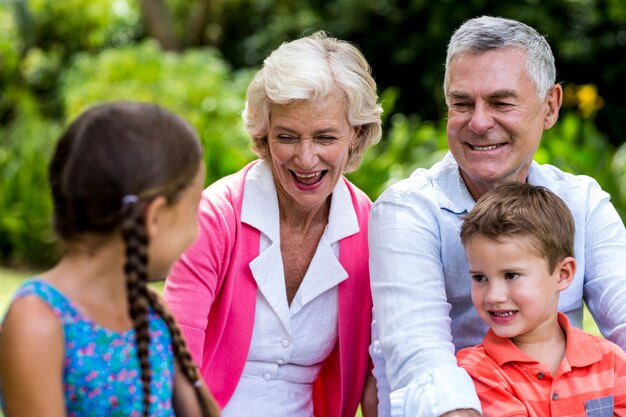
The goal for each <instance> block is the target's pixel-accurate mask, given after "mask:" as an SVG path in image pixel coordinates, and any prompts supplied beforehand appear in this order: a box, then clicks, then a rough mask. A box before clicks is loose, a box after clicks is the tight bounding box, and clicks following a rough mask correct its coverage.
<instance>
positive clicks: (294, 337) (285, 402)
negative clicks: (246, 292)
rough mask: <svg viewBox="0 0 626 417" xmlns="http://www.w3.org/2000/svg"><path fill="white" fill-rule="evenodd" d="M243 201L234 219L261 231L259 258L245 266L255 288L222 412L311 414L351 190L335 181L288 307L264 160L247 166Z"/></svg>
mask: <svg viewBox="0 0 626 417" xmlns="http://www.w3.org/2000/svg"><path fill="white" fill-rule="evenodd" d="M242 204H243V205H242V211H241V221H242V222H243V223H247V224H249V225H251V226H253V227H255V228H256V229H258V230H259V231H260V232H261V241H260V251H259V256H258V257H257V258H256V259H254V260H253V261H252V262H251V263H250V269H251V270H252V275H253V276H254V279H255V281H256V282H257V285H258V288H259V291H258V293H257V299H256V310H255V319H254V328H253V332H252V341H251V344H250V351H249V353H248V359H247V361H246V366H245V367H244V370H243V374H242V376H241V379H240V380H239V384H238V385H237V388H236V390H235V393H234V394H233V396H232V398H231V400H230V401H229V402H228V404H226V406H225V407H224V409H223V410H222V416H223V417H249V416H259V417H263V416H272V417H312V416H313V400H312V392H313V385H312V384H313V382H314V381H315V380H316V378H317V376H318V374H319V372H320V369H321V364H322V362H323V361H324V359H326V357H327V356H328V355H329V354H330V352H331V351H332V349H333V347H334V346H335V344H336V343H337V285H338V284H339V283H340V282H341V281H343V280H345V279H346V278H347V277H348V274H347V272H346V271H345V269H344V268H343V267H342V266H341V264H340V263H339V241H340V240H341V239H343V238H344V237H347V236H350V235H352V234H354V233H356V232H358V231H359V227H358V223H357V218H356V213H355V212H354V208H353V206H352V201H351V199H350V194H349V191H348V188H347V187H346V185H345V184H344V182H343V181H339V182H338V184H337V185H336V186H335V189H334V190H333V193H332V196H331V205H330V213H329V218H328V225H327V226H326V229H325V230H324V234H323V235H322V238H321V239H320V242H319V245H318V247H317V250H316V252H315V255H314V256H313V259H312V260H311V264H310V265H309V269H308V270H307V272H306V274H305V276H304V279H303V281H302V284H301V285H300V288H298V291H297V293H296V295H295V297H294V299H293V300H292V302H291V305H289V304H288V303H287V292H286V288H285V274H284V271H283V261H282V257H281V252H280V227H279V209H278V198H277V194H276V187H275V184H274V179H273V177H272V172H271V169H270V166H269V164H268V163H266V162H261V163H259V164H257V165H255V166H254V167H252V168H251V169H250V171H249V173H248V175H247V177H246V180H245V186H244V196H243V202H242Z"/></svg>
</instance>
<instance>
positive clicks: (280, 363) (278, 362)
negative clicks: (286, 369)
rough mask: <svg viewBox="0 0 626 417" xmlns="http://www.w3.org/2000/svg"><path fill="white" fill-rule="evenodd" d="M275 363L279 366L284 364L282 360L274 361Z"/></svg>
mask: <svg viewBox="0 0 626 417" xmlns="http://www.w3.org/2000/svg"><path fill="white" fill-rule="evenodd" d="M276 363H277V364H279V365H282V364H284V363H285V361H284V360H282V359H279V360H277V361H276Z"/></svg>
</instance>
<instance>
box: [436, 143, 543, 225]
mask: <svg viewBox="0 0 626 417" xmlns="http://www.w3.org/2000/svg"><path fill="white" fill-rule="evenodd" d="M537 166H538V164H537V162H535V161H532V163H531V166H530V170H529V171H528V183H530V184H541V183H543V182H545V181H544V180H543V177H542V175H541V172H539V171H540V170H538V169H537ZM432 171H433V182H434V187H435V192H436V193H437V198H438V200H439V205H440V208H442V209H444V210H448V211H450V212H453V213H456V214H463V213H468V212H469V211H470V210H471V209H472V208H473V207H474V205H475V204H476V201H475V200H474V198H473V197H472V195H471V194H470V192H469V190H468V189H467V186H466V185H465V182H464V181H463V177H461V172H460V171H459V165H458V164H457V163H456V160H455V159H454V156H452V153H451V152H450V151H448V152H447V153H446V155H445V156H444V158H443V159H442V160H441V161H439V162H437V163H436V164H435V165H433V167H432Z"/></svg>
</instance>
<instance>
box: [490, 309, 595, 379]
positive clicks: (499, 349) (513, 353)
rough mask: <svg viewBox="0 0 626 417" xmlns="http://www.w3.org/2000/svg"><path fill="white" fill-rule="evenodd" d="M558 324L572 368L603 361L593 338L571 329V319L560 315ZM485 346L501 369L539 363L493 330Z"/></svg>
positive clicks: (578, 330)
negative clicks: (506, 364) (519, 364)
mask: <svg viewBox="0 0 626 417" xmlns="http://www.w3.org/2000/svg"><path fill="white" fill-rule="evenodd" d="M558 322H559V325H560V326H561V328H562V329H563V330H564V331H565V336H566V338H567V339H566V340H567V344H566V346H565V357H566V358H567V361H568V362H569V364H570V366H571V367H584V366H588V365H591V364H592V363H595V362H598V361H600V360H601V359H602V353H601V352H600V349H598V347H597V346H596V343H595V342H594V340H593V336H591V335H590V334H588V333H585V332H583V331H582V330H580V329H577V328H575V327H571V325H570V322H569V319H568V318H567V316H566V315H565V314H563V313H560V312H559V313H558ZM483 346H484V348H485V351H486V352H487V354H489V356H490V357H491V358H492V359H493V360H494V361H496V363H497V364H498V366H499V367H502V365H504V364H505V363H509V362H527V363H538V362H537V361H536V360H535V359H532V358H531V357H529V356H528V355H526V354H525V353H524V352H522V351H521V350H520V349H519V348H518V347H517V346H515V344H514V343H513V342H512V341H511V339H509V338H502V337H498V336H497V335H496V334H495V333H494V332H493V330H491V329H489V331H488V332H487V334H486V335H485V338H484V339H483Z"/></svg>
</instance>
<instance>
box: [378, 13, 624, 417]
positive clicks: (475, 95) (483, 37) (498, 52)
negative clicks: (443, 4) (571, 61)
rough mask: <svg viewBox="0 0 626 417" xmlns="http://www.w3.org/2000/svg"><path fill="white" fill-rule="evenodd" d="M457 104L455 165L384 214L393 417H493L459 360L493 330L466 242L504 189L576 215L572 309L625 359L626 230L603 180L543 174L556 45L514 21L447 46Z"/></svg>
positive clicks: (491, 22) (418, 174) (386, 375)
mask: <svg viewBox="0 0 626 417" xmlns="http://www.w3.org/2000/svg"><path fill="white" fill-rule="evenodd" d="M444 93H445V98H446V103H447V106H448V126H447V135H448V146H449V150H450V152H449V153H448V154H447V155H446V156H445V157H444V159H443V160H442V161H440V162H438V163H437V164H435V165H434V166H433V167H431V168H430V169H418V170H416V171H415V172H414V173H413V174H412V175H411V176H410V177H409V178H407V179H405V180H403V181H401V182H399V183H397V184H395V185H394V186H392V187H391V188H389V189H388V190H386V191H385V192H384V193H383V194H382V195H381V196H380V198H379V199H378V200H377V201H376V203H375V204H374V206H373V207H372V210H371V217H370V228H369V245H370V274H371V283H372V294H373V302H374V317H375V319H374V322H373V333H374V334H373V343H372V345H371V346H370V353H371V355H372V357H373V360H374V365H375V366H374V375H375V376H376V378H377V383H378V389H379V415H380V416H382V417H384V416H387V415H392V416H411V417H422V416H442V415H445V416H446V417H452V416H454V417H461V416H477V415H479V414H480V402H479V401H478V398H477V396H476V393H475V391H474V386H473V383H472V381H471V379H470V378H469V376H468V375H467V373H466V372H465V371H464V370H462V369H460V368H459V367H457V362H456V359H455V356H454V355H455V351H458V350H459V349H461V348H464V347H467V346H473V345H475V344H478V343H480V342H481V340H482V338H483V336H484V335H485V333H486V330H487V327H486V325H485V323H484V322H483V321H482V320H481V319H480V318H479V317H478V315H477V313H476V311H475V310H474V308H473V307H472V302H471V297H470V284H469V283H470V281H469V279H467V274H468V265H467V261H466V259H465V255H464V253H463V246H462V244H461V240H460V237H459V229H460V225H461V222H462V219H463V216H465V215H466V214H467V213H468V212H469V211H470V210H471V209H472V207H473V206H474V204H475V202H476V200H478V199H479V198H480V197H481V196H482V195H483V194H485V193H486V192H487V191H489V190H490V189H492V188H494V187H496V186H497V185H499V184H501V183H504V182H509V181H520V182H528V183H530V184H533V185H541V186H544V187H546V188H548V189H550V190H551V191H553V192H554V193H555V194H557V195H558V196H559V197H561V198H562V199H563V200H564V201H565V202H566V204H567V206H568V207H569V209H570V210H571V211H572V213H573V216H574V219H575V225H576V235H575V253H576V257H577V259H578V260H579V268H580V269H579V270H578V271H577V272H576V276H575V278H574V281H573V283H572V285H571V286H570V287H569V288H568V289H567V290H566V291H565V292H564V293H563V294H562V296H561V299H560V301H559V310H560V311H562V312H564V313H566V314H567V315H568V317H569V319H570V321H571V323H572V324H573V325H574V326H576V327H581V326H582V318H583V301H584V302H586V303H587V306H588V308H589V310H590V311H591V313H592V315H593V317H594V319H595V321H596V323H597V324H598V327H599V328H600V331H601V332H602V334H603V335H604V336H605V337H606V338H608V339H610V340H611V341H613V342H615V343H617V344H618V345H620V346H621V347H622V348H624V347H626V270H625V269H624V267H623V259H626V231H625V229H624V224H623V223H622V221H621V219H620V217H619V216H618V214H617V212H616V210H615V208H614V207H613V205H612V204H611V202H610V196H609V195H608V194H607V193H606V192H604V191H602V189H601V188H600V186H599V185H598V183H597V182H596V181H594V180H593V179H592V178H589V177H586V176H577V175H572V174H568V173H565V172H563V171H561V170H559V169H558V168H556V167H554V166H551V165H540V164H538V163H537V162H535V161H533V157H534V154H535V152H536V151H537V148H538V146H539V143H540V141H541V137H542V135H543V132H544V131H545V130H547V129H550V128H551V127H552V126H553V125H554V124H555V123H556V121H557V119H558V114H559V109H560V106H561V102H562V97H563V90H562V88H561V86H560V85H559V84H557V83H556V70H555V65H554V57H553V55H552V51H551V50H550V46H549V45H548V43H547V41H546V39H545V38H544V37H543V36H541V35H540V34H539V33H538V32H537V31H536V30H535V29H533V28H531V27H529V26H527V25H525V24H523V23H521V22H518V21H515V20H509V19H503V18H497V17H489V16H483V17H479V18H475V19H471V20H469V21H467V22H465V23H464V24H463V25H462V26H461V27H459V29H458V30H457V31H456V32H455V33H454V35H453V36H452V39H451V40H450V43H449V46H448V54H447V59H446V72H445V80H444ZM513 321H515V320H513ZM555 401H558V399H557V400H555Z"/></svg>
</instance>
